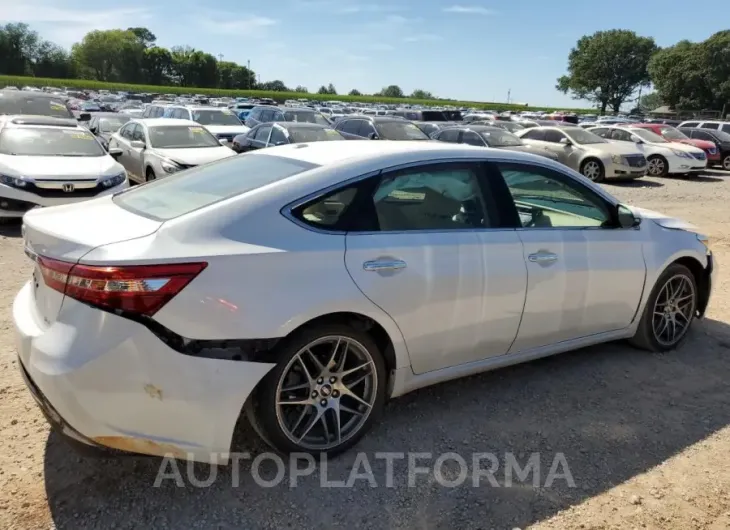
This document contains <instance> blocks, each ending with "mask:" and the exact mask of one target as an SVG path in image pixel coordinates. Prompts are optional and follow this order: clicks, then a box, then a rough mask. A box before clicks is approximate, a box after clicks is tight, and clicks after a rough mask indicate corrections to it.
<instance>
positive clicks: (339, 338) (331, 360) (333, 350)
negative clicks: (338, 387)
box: [327, 337, 342, 370]
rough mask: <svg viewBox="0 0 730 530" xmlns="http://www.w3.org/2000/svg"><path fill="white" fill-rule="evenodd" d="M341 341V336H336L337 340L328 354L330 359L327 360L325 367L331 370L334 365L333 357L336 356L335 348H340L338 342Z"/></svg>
mask: <svg viewBox="0 0 730 530" xmlns="http://www.w3.org/2000/svg"><path fill="white" fill-rule="evenodd" d="M341 342H342V337H337V342H336V343H335V347H334V348H332V355H331V356H330V360H329V361H327V369H328V370H332V369H333V368H334V367H335V362H336V361H335V358H336V357H337V350H338V349H339V348H340V343H341Z"/></svg>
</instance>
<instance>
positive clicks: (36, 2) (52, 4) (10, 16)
mask: <svg viewBox="0 0 730 530" xmlns="http://www.w3.org/2000/svg"><path fill="white" fill-rule="evenodd" d="M149 18H150V10H149V9H148V8H146V7H121V8H110V9H74V8H65V7H64V6H63V0H61V1H54V0H29V1H22V0H15V1H13V0H0V23H8V22H25V23H26V24H28V25H29V26H30V27H31V29H33V30H35V31H37V32H38V33H39V34H40V35H41V37H43V38H44V39H47V40H50V41H51V42H54V43H56V44H58V45H60V46H64V47H70V46H71V45H72V44H74V43H76V42H79V41H80V40H81V39H82V38H83V37H84V35H86V34H87V33H88V32H90V31H93V30H97V29H98V30H107V29H115V28H126V27H129V26H140V25H142V23H143V22H145V21H146V20H148V19H149Z"/></svg>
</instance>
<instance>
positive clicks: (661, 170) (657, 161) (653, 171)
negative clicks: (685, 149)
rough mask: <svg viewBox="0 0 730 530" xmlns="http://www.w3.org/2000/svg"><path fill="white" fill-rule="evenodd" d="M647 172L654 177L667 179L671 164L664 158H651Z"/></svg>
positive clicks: (648, 161)
mask: <svg viewBox="0 0 730 530" xmlns="http://www.w3.org/2000/svg"><path fill="white" fill-rule="evenodd" d="M646 162H647V168H646V172H647V173H648V174H649V175H651V176H652V177H666V176H667V174H668V173H669V164H668V163H667V161H666V159H665V158H664V157H663V156H650V157H649V158H648V160H647V161H646Z"/></svg>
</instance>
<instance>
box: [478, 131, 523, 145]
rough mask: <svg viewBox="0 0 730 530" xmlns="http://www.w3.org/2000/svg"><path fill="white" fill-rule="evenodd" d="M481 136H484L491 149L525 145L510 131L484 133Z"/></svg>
mask: <svg viewBox="0 0 730 530" xmlns="http://www.w3.org/2000/svg"><path fill="white" fill-rule="evenodd" d="M479 134H481V135H482V138H484V141H486V142H487V145H488V146H489V147H514V146H517V145H523V144H522V140H520V139H519V138H517V137H516V136H515V135H514V134H512V133H511V132H509V131H482V132H480V133H479Z"/></svg>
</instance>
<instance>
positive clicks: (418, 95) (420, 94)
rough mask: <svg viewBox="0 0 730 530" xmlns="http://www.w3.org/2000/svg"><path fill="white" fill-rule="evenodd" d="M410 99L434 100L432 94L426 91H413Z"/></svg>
mask: <svg viewBox="0 0 730 530" xmlns="http://www.w3.org/2000/svg"><path fill="white" fill-rule="evenodd" d="M411 97H412V98H413V99H434V97H433V94H431V92H427V91H426V90H421V89H416V90H414V91H413V94H411Z"/></svg>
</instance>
